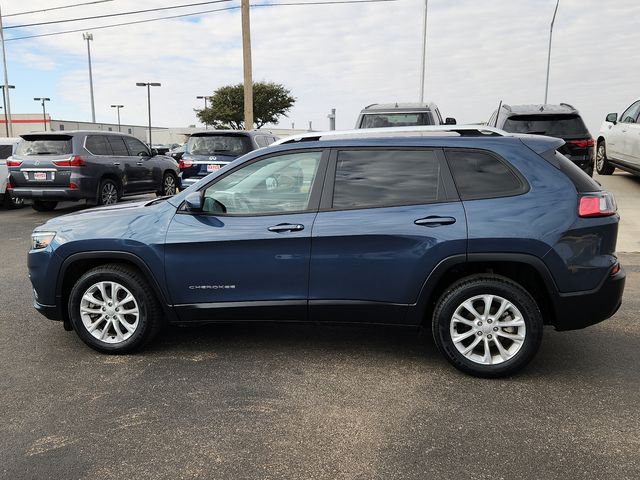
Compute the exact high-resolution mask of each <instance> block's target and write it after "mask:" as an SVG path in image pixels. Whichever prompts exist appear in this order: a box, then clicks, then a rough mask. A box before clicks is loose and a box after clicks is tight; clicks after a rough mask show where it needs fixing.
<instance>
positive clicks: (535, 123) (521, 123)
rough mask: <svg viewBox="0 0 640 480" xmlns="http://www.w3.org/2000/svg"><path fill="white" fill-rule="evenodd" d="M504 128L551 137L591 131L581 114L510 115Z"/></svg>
mask: <svg viewBox="0 0 640 480" xmlns="http://www.w3.org/2000/svg"><path fill="white" fill-rule="evenodd" d="M503 130H505V131H507V132H511V133H534V134H537V135H549V136H551V137H588V136H589V131H588V130H587V127H586V126H585V124H584V122H583V121H582V118H580V116H579V115H518V116H515V117H509V118H508V119H507V120H506V122H505V123H504V127H503Z"/></svg>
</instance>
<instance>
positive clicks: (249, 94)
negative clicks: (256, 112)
mask: <svg viewBox="0 0 640 480" xmlns="http://www.w3.org/2000/svg"><path fill="white" fill-rule="evenodd" d="M249 7H250V5H249V0H241V2H240V12H241V16H242V63H243V70H244V129H245V130H253V75H252V73H251V71H252V68H251V20H250V13H249V10H250V8H249Z"/></svg>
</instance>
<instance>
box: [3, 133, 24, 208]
mask: <svg viewBox="0 0 640 480" xmlns="http://www.w3.org/2000/svg"><path fill="white" fill-rule="evenodd" d="M19 141H20V139H19V138H0V205H4V206H5V207H7V208H16V207H22V206H23V205H24V199H23V198H14V197H12V196H11V195H9V192H7V178H8V177H9V169H8V168H7V158H8V157H10V156H11V154H12V153H13V149H14V147H15V146H16V144H17V143H18V142H19Z"/></svg>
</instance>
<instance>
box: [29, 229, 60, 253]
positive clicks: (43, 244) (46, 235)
mask: <svg viewBox="0 0 640 480" xmlns="http://www.w3.org/2000/svg"><path fill="white" fill-rule="evenodd" d="M55 236H56V232H33V233H32V234H31V248H32V249H33V250H40V249H43V248H47V247H48V246H49V244H50V243H51V241H52V240H53V239H54V237H55Z"/></svg>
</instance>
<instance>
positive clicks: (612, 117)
mask: <svg viewBox="0 0 640 480" xmlns="http://www.w3.org/2000/svg"><path fill="white" fill-rule="evenodd" d="M605 120H606V121H607V122H611V123H613V124H614V125H615V124H616V123H618V114H617V113H610V114H609V115H607V118H605Z"/></svg>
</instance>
